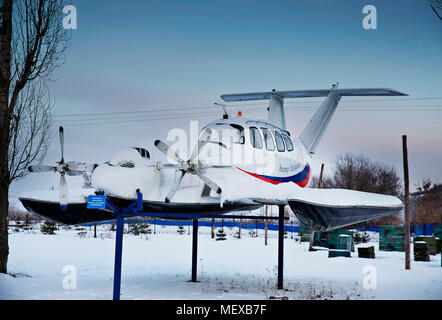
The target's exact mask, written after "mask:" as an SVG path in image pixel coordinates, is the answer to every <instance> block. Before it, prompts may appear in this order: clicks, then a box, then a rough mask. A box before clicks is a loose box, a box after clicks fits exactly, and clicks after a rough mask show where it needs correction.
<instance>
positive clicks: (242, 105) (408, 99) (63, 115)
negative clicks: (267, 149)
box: [55, 97, 442, 118]
mask: <svg viewBox="0 0 442 320" xmlns="http://www.w3.org/2000/svg"><path fill="white" fill-rule="evenodd" d="M440 99H442V97H432V98H429V97H428V98H425V97H424V98H401V99H360V100H350V101H342V102H341V105H343V104H344V105H343V106H341V108H342V107H344V106H345V103H351V102H370V101H371V102H373V101H374V102H376V101H389V102H394V101H417V100H440ZM320 102H322V100H316V101H287V102H285V104H296V105H299V104H310V103H320ZM248 106H264V107H267V106H268V104H265V103H246V104H245V103H242V104H236V105H228V106H227V107H229V108H238V107H248ZM391 107H392V106H391ZM154 108H156V109H154V110H138V111H137V110H136V111H116V112H96V113H72V114H60V115H55V117H57V118H59V117H83V116H84V117H88V116H102V115H124V114H142V113H154V112H171V111H181V110H183V111H184V110H187V111H189V110H195V109H204V110H206V109H208V108H213V109H215V107H214V106H193V107H173V108H170V107H167V108H163V109H161V108H162V107H154Z"/></svg>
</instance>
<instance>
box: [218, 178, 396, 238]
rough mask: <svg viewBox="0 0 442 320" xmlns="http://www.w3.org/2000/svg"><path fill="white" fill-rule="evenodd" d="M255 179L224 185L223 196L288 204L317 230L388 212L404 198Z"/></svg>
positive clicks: (303, 221)
mask: <svg viewBox="0 0 442 320" xmlns="http://www.w3.org/2000/svg"><path fill="white" fill-rule="evenodd" d="M253 183H254V187H253V188H251V187H248V188H239V187H238V188H230V189H229V188H226V187H224V188H223V194H222V195H221V196H222V199H223V200H224V201H239V200H240V199H243V200H244V201H246V200H248V201H250V200H253V201H255V202H258V203H262V204H270V205H285V204H288V205H289V206H290V208H291V209H292V210H293V212H294V213H295V215H296V216H297V217H298V219H299V220H300V221H301V222H302V223H303V224H305V225H306V226H307V227H309V228H312V229H313V230H316V231H327V230H333V229H337V228H341V227H344V226H348V225H352V224H355V223H359V222H364V221H368V220H372V219H376V218H380V217H384V216H388V215H391V214H394V213H397V212H399V211H400V210H401V209H402V201H401V200H400V199H399V198H397V197H394V196H388V195H382V194H376V193H368V192H361V191H354V190H346V189H312V188H301V187H299V186H298V185H296V184H294V183H281V184H278V185H273V184H269V183H266V182H264V181H259V180H255V181H254V182H253Z"/></svg>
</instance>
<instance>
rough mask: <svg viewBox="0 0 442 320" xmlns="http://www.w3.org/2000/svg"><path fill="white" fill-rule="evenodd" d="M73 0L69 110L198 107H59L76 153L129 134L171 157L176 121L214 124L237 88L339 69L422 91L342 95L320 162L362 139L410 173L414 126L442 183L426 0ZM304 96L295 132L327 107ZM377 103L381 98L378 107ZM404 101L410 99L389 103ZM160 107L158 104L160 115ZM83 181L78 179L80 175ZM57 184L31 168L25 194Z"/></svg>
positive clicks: (416, 175)
mask: <svg viewBox="0 0 442 320" xmlns="http://www.w3.org/2000/svg"><path fill="white" fill-rule="evenodd" d="M73 4H74V5H75V6H76V8H77V15H78V21H77V26H78V29H77V30H74V31H73V32H72V43H71V46H70V48H69V49H68V50H67V56H66V63H65V64H64V65H63V66H62V67H61V68H60V69H59V70H58V71H57V72H56V75H55V76H56V79H57V81H56V82H54V83H52V84H51V90H52V95H53V96H54V97H55V100H56V103H55V107H54V108H55V113H56V114H57V115H63V114H73V113H94V112H120V111H137V110H138V111H141V110H160V109H161V108H176V107H187V108H188V110H191V111H189V112H193V114H192V115H191V116H188V117H186V118H181V119H179V118H178V119H177V117H176V116H175V118H174V117H173V116H172V115H171V116H170V118H171V119H165V118H167V116H163V117H162V118H163V119H162V120H156V121H153V120H147V119H148V118H149V117H148V116H149V114H146V115H144V116H143V117H141V116H140V117H139V118H138V119H137V120H143V119H146V121H145V122H144V121H137V122H129V121H127V122H116V123H115V124H113V125H111V124H109V121H108V122H106V121H102V120H97V121H95V122H94V121H90V120H87V121H84V122H81V121H66V120H73V119H77V120H79V119H84V118H78V117H77V118H74V117H71V118H69V117H57V123H56V127H55V128H54V134H56V132H57V126H58V125H63V126H65V136H66V146H65V154H66V156H65V158H66V159H68V160H87V161H94V162H100V161H104V160H106V159H107V158H108V157H110V155H111V154H112V152H114V151H115V150H116V149H118V148H120V147H124V146H125V145H129V146H134V145H140V146H144V147H146V148H148V149H149V150H150V151H151V153H152V154H154V155H158V153H157V152H156V150H154V147H153V141H154V140H156V139H158V138H160V139H164V138H165V137H166V135H167V132H168V131H169V130H170V129H172V128H175V127H181V128H184V129H186V130H188V128H189V120H199V122H200V125H203V124H204V123H205V122H208V121H211V120H213V119H214V117H215V116H220V115H221V112H220V110H218V109H216V108H214V107H211V105H212V104H213V102H214V101H219V96H220V95H221V94H224V93H236V92H250V91H263V90H270V89H272V88H276V89H279V90H290V89H316V88H318V89H319V88H321V89H322V88H328V87H330V86H331V84H332V83H335V82H337V81H339V82H340V86H341V87H389V88H394V89H397V90H400V91H402V92H405V93H407V94H409V95H410V97H409V99H410V100H398V99H397V98H392V99H391V101H387V100H388V99H386V98H378V100H379V101H362V102H351V101H352V100H360V99H350V98H343V100H342V104H341V106H342V109H340V110H339V111H338V112H337V113H336V114H335V117H334V118H333V119H332V122H331V124H330V126H329V129H328V131H327V132H326V135H325V137H324V139H323V140H322V142H321V144H320V146H319V148H318V150H317V154H316V155H315V157H314V160H313V163H312V165H313V174H318V173H319V167H320V164H321V162H325V163H326V170H327V171H328V170H330V169H331V162H332V160H333V159H334V158H335V157H336V155H337V154H339V153H343V152H347V151H350V152H354V153H360V152H363V153H365V154H367V155H368V156H369V157H371V158H373V159H375V160H379V161H381V162H384V163H386V164H391V165H394V166H395V167H396V168H397V171H398V173H399V174H400V175H401V176H402V167H401V165H402V153H401V152H402V151H401V135H402V134H407V135H408V140H409V155H410V175H411V183H412V184H413V185H414V184H415V183H417V182H418V181H420V180H422V179H423V178H426V177H431V178H434V179H436V180H438V181H439V182H442V170H441V169H440V164H441V162H442V161H441V160H442V143H441V137H442V99H440V98H442V92H441V91H442V90H441V88H442V72H441V70H442V59H441V52H442V41H441V39H442V23H441V21H440V20H439V18H438V17H437V16H436V15H435V14H434V13H433V12H432V10H431V8H430V7H429V4H428V2H427V1H424V0H382V1H380V0H377V1H360V0H339V1H338V0H337V1H319V0H316V1H313V0H310V1H303V0H301V1H252V0H248V1H240V0H231V1H229V0H223V1H211V0H206V1H183V0H179V1H165V0H162V1H150V0H144V1H138V0H131V1H123V0H121V1H97V0H80V1H75V0H74V1H73ZM367 4H371V5H375V6H376V9H377V29H376V30H365V29H363V28H362V19H363V17H364V15H363V13H362V8H363V7H364V6H365V5H367ZM416 98H439V99H432V100H429V99H417V100H416ZM367 99H369V98H367ZM370 99H373V100H376V98H370ZM305 101H308V100H305V99H303V100H301V101H294V100H292V102H290V103H288V104H287V106H288V107H287V124H288V129H289V130H290V131H291V132H292V134H294V135H297V134H299V133H300V131H301V130H302V129H303V128H304V126H305V125H306V123H307V122H308V120H309V119H310V117H311V116H312V114H313V113H314V111H315V110H316V106H318V105H319V102H317V103H305ZM310 101H319V100H318V99H311V100H310ZM429 105H431V106H433V107H430V108H428V107H426V106H429ZM194 106H198V107H202V106H203V107H204V106H207V110H208V111H209V110H213V115H212V114H207V111H206V113H205V114H203V113H201V115H198V114H197V111H198V110H202V109H193V110H192V107H194ZM307 106H311V108H306V107H307ZM367 106H379V107H380V108H379V110H378V111H367ZM398 106H399V107H400V110H402V111H381V109H382V108H384V109H385V107H390V108H387V110H391V108H392V107H393V108H397V107H398ZM404 106H405V107H404ZM406 106H409V107H406ZM434 106H436V107H434ZM297 107H298V109H297ZM345 107H355V108H356V107H361V111H345V110H344V109H345ZM362 107H363V108H362ZM238 108H240V107H238ZM403 108H411V109H412V110H414V111H403ZM420 108H422V110H424V109H425V111H420ZM437 108H439V109H437ZM195 110H196V111H195ZM235 110H236V109H235ZM158 114H159V112H157V111H156V112H153V113H152V114H151V115H152V119H157V118H158V117H157V118H155V116H154V115H158ZM164 114H173V113H164ZM179 114H180V115H182V114H183V111H180V113H179ZM244 114H245V116H247V117H251V118H255V117H256V118H261V119H265V118H266V112H265V106H264V105H263V107H262V109H260V108H255V109H253V110H252V109H250V110H248V109H246V108H245V111H244ZM122 117H123V116H122ZM97 118H98V117H89V119H97ZM114 118H115V116H114ZM88 121H89V122H88ZM100 121H102V124H97V123H98V122H100ZM88 123H89V124H88ZM58 148H59V146H58V139H54V141H53V144H52V146H51V149H50V151H49V153H48V155H47V157H46V160H45V163H47V164H51V163H53V162H55V161H58V160H59V150H58ZM70 181H71V183H72V184H78V181H77V180H75V178H74V179H71V180H70ZM68 183H69V181H68ZM51 184H53V185H55V186H57V185H58V176H56V175H51V174H40V175H37V174H35V175H33V176H32V175H29V176H27V177H26V178H25V179H24V180H22V181H19V182H18V183H14V184H13V187H12V191H13V193H14V194H18V193H20V192H22V191H26V190H32V189H38V188H44V189H45V188H48V187H49V186H50V185H51ZM412 188H413V186H412Z"/></svg>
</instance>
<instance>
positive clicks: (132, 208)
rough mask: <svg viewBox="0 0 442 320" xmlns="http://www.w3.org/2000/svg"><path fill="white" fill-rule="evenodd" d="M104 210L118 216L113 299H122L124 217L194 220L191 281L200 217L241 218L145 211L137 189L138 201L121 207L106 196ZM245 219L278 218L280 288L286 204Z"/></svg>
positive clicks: (195, 270)
mask: <svg viewBox="0 0 442 320" xmlns="http://www.w3.org/2000/svg"><path fill="white" fill-rule="evenodd" d="M103 210H104V211H107V212H111V213H113V214H114V215H115V217H116V229H117V230H116V231H117V232H116V238H115V263H114V287H113V300H120V295H121V265H122V258H123V230H124V218H125V217H133V216H145V217H162V218H166V219H167V218H170V219H173V218H189V219H192V220H193V230H192V231H193V234H192V276H191V282H197V262H198V218H222V219H225V218H232V219H235V218H236V219H237V218H240V217H239V216H237V215H226V214H191V213H149V212H143V194H142V193H141V192H140V190H139V189H137V201H136V202H134V203H132V204H131V205H129V206H127V207H125V208H119V207H117V206H116V205H114V204H113V203H112V202H111V201H110V200H109V199H107V198H106V207H105V209H103ZM241 218H243V219H265V220H271V219H278V221H279V241H278V289H282V287H283V273H282V272H283V271H282V270H283V251H284V220H288V218H285V217H284V206H283V205H281V206H279V217H267V216H242V217H241Z"/></svg>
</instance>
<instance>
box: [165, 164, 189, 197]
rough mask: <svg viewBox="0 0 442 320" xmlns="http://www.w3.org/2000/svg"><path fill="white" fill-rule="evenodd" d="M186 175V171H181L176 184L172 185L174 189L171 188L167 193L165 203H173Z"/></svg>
mask: <svg viewBox="0 0 442 320" xmlns="http://www.w3.org/2000/svg"><path fill="white" fill-rule="evenodd" d="M185 174H186V172H185V171H182V170H179V176H178V177H177V179H175V182H174V184H173V185H172V188H170V190H169V192H168V193H167V196H166V198H165V199H164V201H165V202H166V203H169V202H170V201H172V198H173V196H174V195H175V192H176V191H177V190H178V187H179V186H180V184H181V180H183V177H184V175H185Z"/></svg>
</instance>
